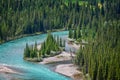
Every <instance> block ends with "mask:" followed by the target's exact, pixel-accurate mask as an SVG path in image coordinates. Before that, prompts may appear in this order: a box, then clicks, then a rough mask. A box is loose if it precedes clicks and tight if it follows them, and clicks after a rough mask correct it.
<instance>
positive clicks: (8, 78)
mask: <svg viewBox="0 0 120 80" xmlns="http://www.w3.org/2000/svg"><path fill="white" fill-rule="evenodd" d="M52 34H53V35H56V36H57V35H58V36H60V37H63V38H64V37H67V36H68V31H61V32H53V33H52ZM46 36H47V34H40V35H36V36H29V37H24V38H20V39H17V40H13V41H10V42H7V43H4V44H1V45H0V64H1V65H5V66H9V67H11V68H15V69H16V70H19V71H20V72H21V74H9V73H4V74H2V73H0V74H1V75H0V80H19V79H20V80H71V79H70V78H68V77H65V76H63V75H60V74H58V73H55V72H53V71H52V70H50V69H48V67H47V66H46V65H42V64H38V63H32V62H28V61H25V60H24V59H23V52H24V48H25V45H26V43H28V44H29V45H33V44H34V43H35V42H37V43H38V44H40V43H42V42H43V41H44V40H45V39H46ZM66 50H67V49H66Z"/></svg>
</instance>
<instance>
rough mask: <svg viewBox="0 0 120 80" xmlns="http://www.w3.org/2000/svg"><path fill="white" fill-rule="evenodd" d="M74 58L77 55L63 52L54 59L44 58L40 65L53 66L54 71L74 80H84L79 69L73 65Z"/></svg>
mask: <svg viewBox="0 0 120 80" xmlns="http://www.w3.org/2000/svg"><path fill="white" fill-rule="evenodd" d="M74 57H75V54H73V53H68V52H65V51H63V52H62V53H61V54H59V55H56V56H54V57H48V58H44V59H43V61H42V62H40V64H52V66H51V67H52V68H53V67H54V69H53V71H55V72H57V73H60V74H62V75H65V76H68V77H70V78H72V79H73V80H82V73H81V72H80V71H79V70H78V67H77V66H75V65H74V64H73V63H72V58H74ZM70 60H71V61H70ZM68 61H69V62H68ZM65 62H66V63H65Z"/></svg>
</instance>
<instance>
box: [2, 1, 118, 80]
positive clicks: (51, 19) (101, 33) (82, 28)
mask: <svg viewBox="0 0 120 80" xmlns="http://www.w3.org/2000/svg"><path fill="white" fill-rule="evenodd" d="M53 29H65V30H69V37H70V38H73V39H75V40H77V41H78V42H81V40H82V39H83V40H85V41H87V42H88V44H86V45H85V47H84V48H80V50H79V51H78V52H77V56H76V59H75V63H76V64H77V65H78V66H79V67H80V69H81V70H82V71H83V73H84V74H85V75H86V74H88V75H89V77H90V79H91V80H120V63H119V61H120V60H119V59H120V54H119V52H120V35H119V34H120V0H1V2H0V43H2V42H5V41H8V40H10V39H14V38H15V37H16V36H21V35H24V34H33V33H36V32H47V30H51V31H52V30H53ZM47 46H48V45H47ZM34 47H36V44H35V46H34ZM26 48H28V44H26ZM42 50H43V49H42ZM48 51H49V50H48ZM32 52H33V51H32ZM34 56H37V54H36V55H32V56H31V57H34Z"/></svg>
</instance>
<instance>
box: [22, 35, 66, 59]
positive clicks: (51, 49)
mask: <svg viewBox="0 0 120 80" xmlns="http://www.w3.org/2000/svg"><path fill="white" fill-rule="evenodd" d="M37 46H38V45H37V42H35V45H31V46H29V45H28V43H26V47H25V49H24V59H25V60H31V61H41V60H42V58H44V57H48V56H54V55H56V54H59V53H60V52H61V51H62V50H64V47H65V41H64V40H62V39H61V38H60V37H59V36H53V35H52V34H51V33H48V36H47V39H46V40H45V41H44V42H43V43H42V44H41V48H40V49H38V48H37Z"/></svg>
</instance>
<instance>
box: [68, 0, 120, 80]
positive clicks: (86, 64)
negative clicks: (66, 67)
mask: <svg viewBox="0 0 120 80" xmlns="http://www.w3.org/2000/svg"><path fill="white" fill-rule="evenodd" d="M94 2H95V1H92V2H89V3H88V5H87V7H86V6H85V7H83V10H84V11H83V10H82V11H81V15H82V16H81V22H80V25H79V26H76V27H77V28H76V27H74V28H73V31H72V30H70V31H69V38H73V39H76V40H77V39H83V40H86V41H87V42H88V44H86V45H85V47H84V48H82V47H81V48H80V49H79V51H78V52H77V55H76V57H75V64H77V65H78V66H79V68H80V70H81V71H82V72H83V73H84V74H85V75H86V74H88V75H86V76H85V77H86V79H88V80H119V79H120V76H119V74H120V63H119V59H120V54H119V53H120V36H119V34H120V15H119V14H120V12H119V11H118V10H120V8H119V9H118V7H119V6H118V4H120V2H119V1H111V0H109V1H106V0H101V3H99V5H96V4H98V3H94ZM91 4H93V5H92V6H91ZM93 6H94V7H93ZM90 7H93V8H90ZM86 13H88V14H86ZM118 17H119V18H118ZM78 28H79V29H80V30H79V29H78ZM77 35H79V36H78V37H77ZM80 43H81V42H80Z"/></svg>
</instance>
